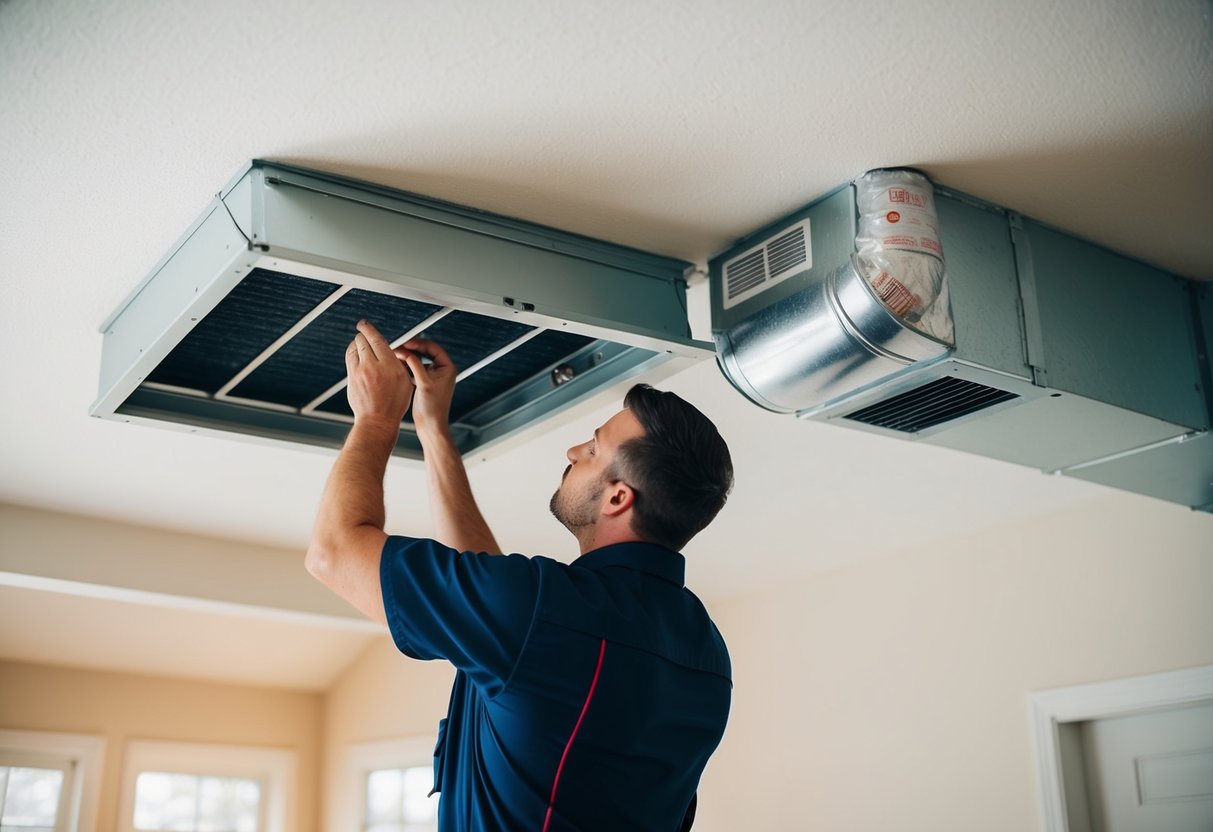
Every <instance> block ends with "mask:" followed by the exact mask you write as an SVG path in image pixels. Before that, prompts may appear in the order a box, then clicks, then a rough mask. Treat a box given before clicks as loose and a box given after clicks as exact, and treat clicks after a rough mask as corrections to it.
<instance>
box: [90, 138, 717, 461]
mask: <svg viewBox="0 0 1213 832" xmlns="http://www.w3.org/2000/svg"><path fill="white" fill-rule="evenodd" d="M690 266H691V264H689V263H685V262H682V261H678V260H672V259H670V258H665V257H659V256H656V255H652V254H648V253H645V252H642V251H636V250H633V249H627V248H624V247H621V246H616V245H612V244H609V243H605V242H602V241H598V240H593V239H590V238H586V237H582V236H578V235H574V234H569V233H565V232H562V231H557V230H555V229H551V228H546V227H542V226H538V225H534V224H532V223H526V222H522V221H519V220H513V219H510V218H507V217H501V216H497V215H493V214H488V213H485V212H482V211H477V210H474V209H470V208H465V207H462V206H457V205H452V204H450V203H444V202H440V201H437V200H433V199H429V198H427V197H422V196H417V195H415V194H408V193H404V192H401V191H396V190H392V189H389V188H384V187H379V186H375V185H370V184H368V183H364V182H358V181H355V180H351V179H347V178H344V177H339V176H334V175H331V174H327V173H322V172H319V171H312V170H305V169H301V168H297V167H292V166H288V165H282V164H277V163H272V162H262V161H255V162H252V163H250V165H249V166H247V167H246V168H245V169H244V170H242V171H241V172H240V173H239V174H238V175H237V176H236V177H235V179H234V180H233V181H232V182H231V183H230V184H229V185H228V186H227V187H226V188H224V189H223V191H222V192H221V193H220V194H219V195H218V196H217V198H216V200H215V201H214V203H213V204H212V205H211V206H210V208H209V209H208V210H207V211H206V212H205V213H204V214H203V216H202V217H201V218H200V219H199V220H198V221H197V222H196V223H195V224H194V226H193V227H192V228H190V229H189V231H187V233H186V234H185V235H184V236H183V237H182V239H181V240H180V241H179V242H178V243H177V244H176V245H175V246H174V247H173V249H172V250H171V251H170V252H169V254H168V255H167V256H166V257H165V258H164V259H163V260H162V261H161V262H160V263H159V264H158V265H157V266H156V268H155V269H153V270H152V273H151V274H150V275H149V276H148V277H147V278H146V279H145V280H144V281H143V282H142V283H141V284H140V286H139V287H138V288H137V289H136V290H135V291H134V292H133V293H132V295H131V296H130V297H129V298H127V300H126V301H125V302H124V303H123V304H122V305H121V306H120V307H119V309H118V310H117V311H115V312H114V314H113V315H112V316H111V317H110V318H109V319H108V320H107V321H106V322H105V324H104V325H103V327H102V332H103V333H104V342H103V349H102V367H101V384H100V397H99V398H98V400H97V401H96V403H95V404H94V405H93V407H92V409H91V413H92V415H94V416H99V417H104V418H111V419H120V420H123V421H132V422H142V421H151V422H156V423H158V424H168V425H173V426H177V427H181V428H183V429H187V430H217V431H223V432H234V433H237V434H242V435H248V436H254V437H259V438H266V439H274V440H286V441H292V442H303V443H308V444H316V445H325V446H337V445H339V444H340V443H341V441H342V440H343V439H344V436H345V434H346V431H347V430H348V426H349V424H350V423H351V422H352V414H351V411H350V409H349V405H348V403H347V401H346V396H345V383H346V379H345V366H344V350H345V347H346V345H347V344H348V343H349V341H350V339H351V338H352V337H353V332H354V324H355V323H356V322H357V321H358V320H359V319H361V318H366V319H368V320H370V321H371V322H373V323H375V324H376V325H377V326H378V327H379V329H380V330H381V331H382V332H383V333H384V335H385V337H387V338H388V339H389V340H390V341H392V342H393V344H397V343H401V342H403V341H405V340H407V339H408V338H410V337H413V336H415V335H422V336H425V337H429V338H433V339H434V340H436V341H438V342H440V343H441V344H442V345H443V346H444V347H446V348H447V349H448V351H449V352H450V353H451V356H452V358H453V360H454V362H455V364H456V366H457V367H458V368H459V369H460V375H459V379H458V382H457V383H456V386H455V396H454V401H453V403H452V429H453V433H454V434H455V439H456V442H457V443H458V445H459V447H460V449H461V451H462V452H463V454H464V455H465V456H467V455H470V454H472V453H475V452H479V451H482V450H484V449H485V448H487V447H489V446H490V445H493V444H494V443H497V442H500V441H501V440H503V439H505V438H506V437H509V436H513V435H515V434H518V433H519V432H520V431H522V430H523V429H524V428H527V427H529V426H531V425H533V424H535V423H536V422H538V421H540V420H543V419H546V418H548V417H550V416H552V415H554V414H556V413H559V412H561V411H562V410H564V409H566V408H568V407H570V406H571V405H573V404H574V403H576V402H579V401H582V400H584V399H586V398H587V397H589V396H591V395H592V394H594V393H595V392H597V391H599V390H602V389H603V388H604V387H607V386H609V385H613V384H614V383H617V382H620V381H622V380H624V379H628V378H631V377H633V376H636V375H639V374H641V373H648V374H650V375H651V374H652V372H653V371H654V370H655V368H657V367H660V366H663V365H664V369H665V370H666V371H671V370H674V369H677V368H678V367H680V366H685V365H686V364H687V363H688V362H690V361H692V360H695V359H698V358H702V357H705V356H708V355H710V354H711V350H712V345H711V344H710V343H705V342H699V341H695V340H693V339H692V338H691V337H690V335H689V325H688V323H687V318H686V298H685V290H686V283H685V274H686V272H687V270H688V269H689V268H690ZM408 419H409V417H408V416H407V415H406V417H405V423H404V424H403V425H402V430H401V434H400V439H399V442H398V443H397V447H396V453H397V454H399V455H402V456H406V457H413V458H419V457H420V453H421V451H420V443H419V441H418V440H417V437H416V433H415V431H414V430H413V429H412V425H411V423H410V422H409V421H408Z"/></svg>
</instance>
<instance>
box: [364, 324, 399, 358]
mask: <svg viewBox="0 0 1213 832" xmlns="http://www.w3.org/2000/svg"><path fill="white" fill-rule="evenodd" d="M357 338H362V339H363V340H364V341H365V342H366V345H367V347H369V348H370V350H371V352H372V353H373V354H374V356H375V358H377V359H379V360H380V361H383V360H385V359H386V358H387V357H388V356H390V355H391V354H392V348H391V345H389V344H388V342H387V339H385V338H384V337H383V336H382V335H381V334H379V330H377V329H375V325H374V324H372V323H371V322H370V321H359V322H358V336H357ZM357 338H355V340H357Z"/></svg>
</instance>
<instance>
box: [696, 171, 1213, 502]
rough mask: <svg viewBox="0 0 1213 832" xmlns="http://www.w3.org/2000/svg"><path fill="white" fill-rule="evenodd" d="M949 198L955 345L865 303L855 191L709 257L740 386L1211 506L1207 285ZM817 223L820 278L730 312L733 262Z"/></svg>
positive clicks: (726, 361) (887, 428)
mask: <svg viewBox="0 0 1213 832" xmlns="http://www.w3.org/2000/svg"><path fill="white" fill-rule="evenodd" d="M935 197H936V207H937V210H938V214H939V226H940V233H941V239H942V243H943V250H944V256H945V260H946V264H947V275H948V288H949V293H950V298H951V309H952V318H953V322H954V325H955V344H954V346H952V347H950V348H949V347H948V346H947V345H944V344H941V343H939V342H935V341H932V339H929V338H927V337H926V336H924V335H921V334H920V333H918V332H916V331H914V330H913V329H911V328H910V327H909V326H907V325H905V324H902V323H900V322H899V321H898V320H897V319H896V318H895V317H894V316H893V315H891V314H890V313H888V312H882V310H880V309H878V308H876V306H879V304H878V303H877V302H876V301H875V298H874V296H873V295H872V293H871V292H867V294H866V296H865V294H864V290H865V289H866V284H865V282H864V281H863V280H860V279H858V278H857V277H856V275H855V271H854V269H853V268H852V267H851V265H850V264H851V255H852V254H853V252H854V248H855V247H854V237H855V229H856V216H857V214H856V207H855V199H854V193H853V190H852V188H851V187H850V186H846V187H843V188H840V189H838V190H836V191H834V192H832V193H830V194H827V195H826V196H824V197H822V198H821V199H819V200H817V201H815V202H813V203H811V204H810V205H808V206H806V207H805V208H802V209H800V210H799V211H797V212H795V213H793V214H791V215H789V216H788V217H785V218H783V219H781V220H779V221H778V222H776V223H774V224H772V225H771V226H768V227H767V228H764V229H761V230H759V231H757V232H755V233H754V234H751V235H749V236H748V237H746V238H745V239H743V240H741V241H739V242H738V243H737V244H736V245H734V246H733V247H731V248H730V249H728V250H726V251H724V252H721V253H720V254H718V255H717V256H716V257H714V258H712V260H711V261H710V264H709V266H710V279H711V288H712V330H713V336H714V338H715V340H716V344H717V351H718V355H719V359H718V360H719V364H720V367H721V369H722V371H723V372H724V374H725V375H726V377H728V378H729V380H730V381H731V382H732V383H733V385H734V386H735V387H736V388H737V389H738V390H739V391H740V392H742V393H743V394H744V395H746V396H747V397H749V398H750V399H751V400H752V401H754V402H755V403H756V404H759V405H760V406H763V407H766V408H768V409H772V410H776V411H780V412H788V413H792V412H794V413H796V414H797V416H798V417H799V418H803V419H813V420H817V421H823V422H830V423H833V424H838V425H844V426H847V427H851V428H857V429H861V430H866V431H871V432H875V433H879V434H882V435H885V436H889V437H897V438H901V439H909V440H913V441H918V442H926V443H928V444H934V445H941V446H945V447H950V448H955V449H958V450H965V451H971V452H973V453H977V454H980V455H983V456H988V457H993V458H997V459H1002V460H1006V461H1010V462H1016V463H1020V464H1024V465H1030V466H1033V467H1036V468H1039V469H1042V470H1044V471H1047V472H1049V473H1057V474H1065V475H1068V476H1073V477H1077V478H1081V479H1086V480H1090V481H1092V482H1097V483H1102V484H1105V485H1109V486H1112V487H1115V488H1121V489H1125V490H1129V491H1135V492H1138V493H1142V494H1148V495H1151V496H1154V497H1158V498H1161V499H1164V500H1168V501H1171V502H1177V503H1181V504H1183V505H1187V506H1190V507H1192V508H1196V509H1203V510H1206V511H1209V510H1213V437H1210V436H1209V434H1208V430H1209V425H1210V410H1211V405H1210V390H1211V389H1213V382H1211V381H1210V373H1209V366H1208V362H1207V360H1206V356H1207V345H1208V343H1209V342H1210V339H1211V338H1213V323H1211V321H1213V302H1211V301H1210V291H1209V288H1208V287H1207V286H1204V285H1202V284H1195V283H1192V282H1190V281H1187V280H1184V279H1182V278H1180V277H1177V276H1175V275H1172V274H1168V273H1166V272H1163V271H1160V270H1158V269H1155V268H1153V267H1151V266H1148V265H1145V264H1142V263H1140V262H1137V261H1135V260H1132V259H1130V258H1127V257H1124V256H1122V255H1119V254H1115V253H1113V252H1110V251H1107V250H1106V249H1103V248H1100V247H1098V246H1095V245H1092V244H1090V243H1087V242H1085V241H1082V240H1079V239H1076V238H1074V237H1072V236H1070V235H1068V234H1066V233H1064V232H1061V231H1058V230H1056V229H1053V228H1050V227H1048V226H1045V225H1043V224H1041V223H1038V222H1035V221H1033V220H1030V219H1028V218H1025V217H1022V216H1020V215H1018V214H1016V213H1014V212H1012V211H1007V210H1005V209H1003V208H999V207H997V206H993V205H989V204H987V203H983V202H981V201H979V200H976V199H973V198H971V197H968V196H966V195H964V194H960V193H957V192H954V191H950V190H947V189H943V188H938V187H937V188H936V189H935ZM806 219H807V220H809V224H810V227H811V229H812V234H811V239H810V244H811V252H810V254H809V256H808V257H807V258H806V260H807V261H808V265H806V267H805V268H803V269H802V270H801V271H800V272H798V273H797V274H795V275H793V276H790V277H788V276H784V277H783V278H782V279H781V280H780V282H778V283H777V284H775V285H773V286H772V287H771V288H770V289H769V290H766V291H758V292H754V291H753V287H752V286H749V287H748V291H750V292H751V294H750V295H749V296H747V297H746V299H745V300H744V301H743V302H742V303H739V304H737V305H734V306H731V307H729V306H726V305H725V303H724V302H723V298H724V296H725V294H726V292H727V281H726V275H725V273H724V266H725V264H727V263H729V262H730V261H731V260H732V259H733V258H735V257H736V256H737V255H738V254H739V253H741V252H748V251H751V250H754V249H755V248H756V247H758V246H761V245H762V244H763V243H764V242H765V241H768V240H773V239H775V238H777V237H779V236H780V235H781V234H782V233H784V231H785V230H786V229H787V228H789V227H791V226H794V225H796V224H798V223H801V222H804V221H805V220H806ZM873 304H875V306H874V305H873Z"/></svg>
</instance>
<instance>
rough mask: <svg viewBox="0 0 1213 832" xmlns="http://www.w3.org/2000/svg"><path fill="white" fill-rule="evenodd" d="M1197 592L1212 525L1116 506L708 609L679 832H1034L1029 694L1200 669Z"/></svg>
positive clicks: (1203, 588) (1207, 619) (1172, 511)
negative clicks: (707, 759)
mask: <svg viewBox="0 0 1213 832" xmlns="http://www.w3.org/2000/svg"><path fill="white" fill-rule="evenodd" d="M945 541H946V539H945ZM789 543H790V545H797V546H801V547H804V548H805V549H806V551H807V550H809V549H811V547H812V545H813V540H812V535H811V533H806V534H805V535H803V536H802V537H801V538H800V539H799V540H798V541H795V542H792V541H789ZM880 543H881V542H880V541H870V540H865V539H864V538H863V531H862V529H857V530H856V545H857V546H865V545H880ZM746 556H747V557H751V558H754V559H759V558H761V553H759V552H754V553H747V555H746ZM1211 589H1213V517H1210V516H1209V515H1207V514H1196V513H1192V512H1189V511H1187V510H1185V509H1180V508H1176V507H1174V506H1170V505H1166V504H1163V503H1160V502H1155V501H1152V500H1145V499H1140V498H1134V497H1130V496H1123V495H1115V496H1111V497H1109V498H1107V499H1101V500H1100V501H1099V502H1097V503H1095V504H1092V505H1090V506H1089V507H1086V508H1084V509H1082V510H1079V511H1070V512H1067V513H1065V514H1057V515H1053V516H1049V517H1044V518H1039V519H1038V520H1036V521H1033V522H1031V523H1024V524H1020V525H1015V526H1006V527H1004V528H996V529H992V530H990V531H989V532H988V533H985V534H981V535H974V536H971V537H966V538H963V539H958V540H951V541H946V542H941V543H938V544H932V545H931V546H922V547H919V548H918V549H916V550H912V551H909V552H904V553H901V554H899V555H897V556H896V557H893V558H890V559H887V560H884V561H881V562H874V563H869V564H866V565H863V566H860V567H856V568H853V569H850V570H847V571H843V572H839V573H836V574H833V575H829V576H824V577H821V578H818V579H814V580H807V581H802V582H799V583H796V584H793V585H790V586H784V587H781V588H779V589H777V590H772V591H768V592H763V593H761V594H754V595H750V596H748V597H742V598H735V599H732V600H730V601H728V602H725V603H718V604H713V605H711V608H712V610H713V613H714V615H715V617H716V620H717V623H718V624H719V626H720V628H721V630H722V631H723V633H724V635H725V638H726V639H727V640H728V643H729V647H730V650H731V652H732V656H733V661H734V680H735V698H734V705H733V712H732V715H731V719H730V723H729V727H728V731H727V733H726V736H725V740H724V742H723V743H722V745H721V748H720V750H719V751H718V752H717V754H716V756H715V757H714V758H713V760H712V762H711V763H710V764H709V768H708V771H707V773H706V775H705V777H704V781H703V784H702V792H701V811H700V816H699V822H698V823H697V824H696V830H697V832H722V831H723V830H733V829H764V830H766V829H770V830H782V829H822V830H834V829H839V830H841V829H845V830H848V832H863V831H864V830H873V832H875V831H876V830H881V832H883V831H884V830H889V829H897V830H902V832H915V830H922V831H923V832H927V830H930V832H936V830H940V829H981V830H985V831H986V832H999V830H1006V832H1022V831H1023V830H1030V829H1039V828H1040V823H1041V820H1040V814H1039V808H1038V798H1037V792H1036V789H1037V787H1036V780H1035V777H1036V775H1035V769H1034V759H1033V756H1032V755H1033V751H1032V745H1031V737H1030V730H1029V721H1028V720H1029V717H1028V704H1027V697H1028V694H1029V692H1031V691H1034V690H1041V689H1047V688H1052V687H1064V686H1068V685H1072V684H1080V683H1084V682H1092V681H1098V680H1106V679H1113V678H1119V677H1123V676H1132V675H1141V674H1147V673H1153V672H1158V671H1164V670H1174V669H1179V668H1184V667H1191V666H1196V665H1203V664H1209V663H1213V603H1210V590H1211Z"/></svg>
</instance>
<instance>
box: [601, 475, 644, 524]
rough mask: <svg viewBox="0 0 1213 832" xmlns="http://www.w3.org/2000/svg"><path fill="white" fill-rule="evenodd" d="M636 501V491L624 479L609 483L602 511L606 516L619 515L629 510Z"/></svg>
mask: <svg viewBox="0 0 1213 832" xmlns="http://www.w3.org/2000/svg"><path fill="white" fill-rule="evenodd" d="M635 502H636V492H634V491H633V490H632V486H630V485H628V484H627V483H626V482H623V481H622V480H616V481H615V482H609V483H607V488H606V496H605V499H603V501H602V513H603V515H604V516H606V517H618V516H619V515H621V514H624V513H625V512H627V510H628V509H630V508H631V507H632V505H633V504H634V503H635Z"/></svg>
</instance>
